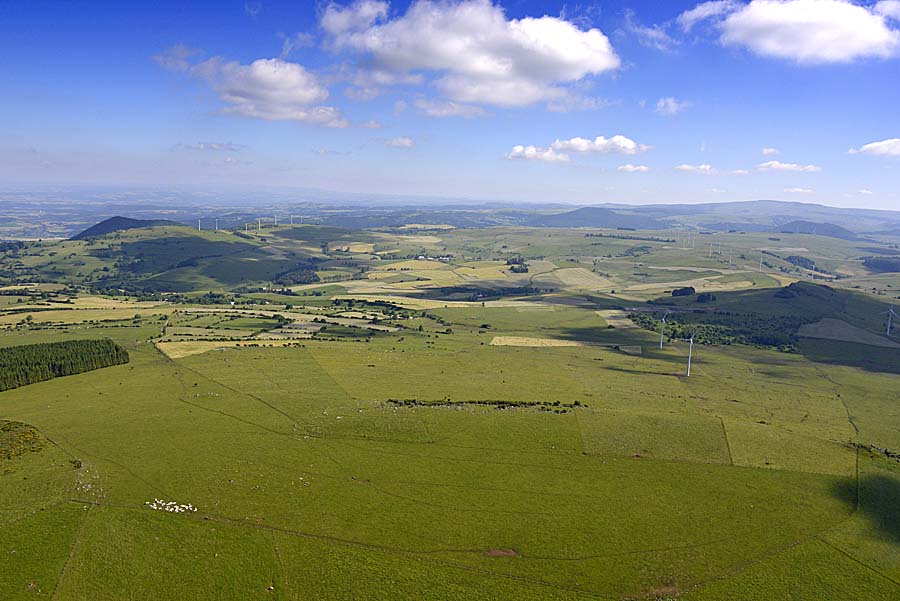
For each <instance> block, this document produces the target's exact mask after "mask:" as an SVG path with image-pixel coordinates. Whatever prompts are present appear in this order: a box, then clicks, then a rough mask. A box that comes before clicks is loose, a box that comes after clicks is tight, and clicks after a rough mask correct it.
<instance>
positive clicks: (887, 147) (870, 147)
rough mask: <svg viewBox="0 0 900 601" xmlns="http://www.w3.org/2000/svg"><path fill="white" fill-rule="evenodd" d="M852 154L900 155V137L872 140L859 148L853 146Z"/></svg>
mask: <svg viewBox="0 0 900 601" xmlns="http://www.w3.org/2000/svg"><path fill="white" fill-rule="evenodd" d="M850 154H872V155H876V156H893V157H900V138H889V139H887V140H881V141H880V142H870V143H868V144H865V145H863V146H860V147H859V148H851V149H850Z"/></svg>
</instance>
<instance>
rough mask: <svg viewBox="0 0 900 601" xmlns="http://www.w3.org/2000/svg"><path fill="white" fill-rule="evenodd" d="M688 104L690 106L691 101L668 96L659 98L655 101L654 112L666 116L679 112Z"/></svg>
mask: <svg viewBox="0 0 900 601" xmlns="http://www.w3.org/2000/svg"><path fill="white" fill-rule="evenodd" d="M689 106H691V103H689V102H685V101H683V100H678V99H677V98H673V97H672V96H669V97H668V98H660V99H659V100H657V101H656V113H657V114H658V115H665V116H667V117H668V116H671V115H676V114H678V113H680V112H681V111H683V110H685V109H687V108H688V107H689Z"/></svg>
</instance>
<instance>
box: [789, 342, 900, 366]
mask: <svg viewBox="0 0 900 601" xmlns="http://www.w3.org/2000/svg"><path fill="white" fill-rule="evenodd" d="M800 352H801V353H803V356H804V357H806V358H807V359H809V360H810V361H816V362H818V363H828V364H831V365H845V366H847V367H858V368H859V369H864V370H866V371H871V372H878V373H889V374H900V349H893V348H881V347H877V346H869V345H866V344H855V343H852V342H841V341H838V340H804V341H802V342H801V343H800Z"/></svg>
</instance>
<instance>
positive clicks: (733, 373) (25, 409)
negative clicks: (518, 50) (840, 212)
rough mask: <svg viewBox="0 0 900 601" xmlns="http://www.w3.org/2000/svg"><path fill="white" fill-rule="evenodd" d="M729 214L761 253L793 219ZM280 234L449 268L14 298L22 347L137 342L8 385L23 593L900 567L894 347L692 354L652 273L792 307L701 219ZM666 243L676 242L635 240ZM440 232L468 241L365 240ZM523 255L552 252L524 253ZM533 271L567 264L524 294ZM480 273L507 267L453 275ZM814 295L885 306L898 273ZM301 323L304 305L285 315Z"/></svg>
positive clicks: (336, 593)
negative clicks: (637, 234) (641, 324)
mask: <svg viewBox="0 0 900 601" xmlns="http://www.w3.org/2000/svg"><path fill="white" fill-rule="evenodd" d="M134 235H136V234H129V236H134ZM213 235H214V234H211V233H210V234H204V236H208V237H209V238H210V239H212V237H213ZM220 235H221V236H225V235H226V234H220ZM227 235H231V234H227ZM730 236H731V237H730V238H727V239H728V240H732V239H733V241H732V242H729V243H728V244H729V245H733V246H734V248H735V251H734V252H735V253H738V254H739V253H740V252H744V253H747V252H750V251H751V249H755V248H760V247H761V246H762V245H763V244H765V243H766V242H768V243H769V244H773V245H774V244H775V241H767V240H765V237H763V236H761V235H760V236H758V237H757V238H753V237H752V236H751V235H745V236H740V235H738V234H733V235H730ZM257 237H265V238H267V240H266V243H267V244H271V245H277V246H278V247H279V248H282V250H283V251H284V252H285V253H288V252H300V251H299V246H298V245H300V244H302V245H304V246H305V247H308V252H309V254H314V253H320V254H321V253H323V246H324V247H325V248H326V250H327V251H328V252H331V253H343V254H347V255H348V256H353V255H354V253H357V254H359V255H360V257H362V255H367V256H366V258H364V259H363V258H360V259H359V260H360V261H366V264H367V265H369V267H370V269H371V270H370V271H369V272H368V273H369V275H371V274H373V273H380V272H384V273H388V274H391V275H395V273H393V272H392V269H393V270H396V273H403V274H416V275H417V277H422V278H425V279H426V280H427V281H416V282H415V283H416V284H418V285H420V286H421V287H415V286H412V287H411V286H410V284H411V283H413V282H412V281H403V282H393V283H391V282H385V281H384V279H381V278H370V277H364V276H363V277H360V278H359V279H355V280H352V281H350V282H340V283H338V284H335V285H334V286H330V287H328V288H327V289H325V288H322V287H321V286H319V287H318V290H319V291H320V294H319V295H313V294H312V291H316V290H317V288H316V287H315V286H314V287H310V288H303V287H300V288H297V289H295V290H293V291H292V293H291V294H286V293H284V294H278V293H275V292H273V291H270V290H264V291H256V292H246V291H245V292H240V293H235V292H233V291H231V286H230V285H223V284H226V283H225V282H221V281H220V282H219V286H218V287H216V288H214V289H213V290H215V291H216V292H220V293H222V294H224V295H225V297H224V299H225V300H224V301H223V302H221V303H219V304H208V303H207V304H203V303H200V302H197V300H198V299H200V298H201V297H200V296H190V295H188V296H185V297H181V296H179V297H177V298H176V297H162V296H158V297H154V300H144V301H139V300H137V299H138V298H140V297H138V296H128V297H126V296H123V295H117V296H108V295H107V296H101V295H97V294H95V293H94V294H92V293H90V292H89V291H88V290H86V289H84V288H69V289H67V290H68V292H65V293H63V292H62V291H60V290H59V289H57V290H56V291H55V292H47V294H46V295H45V298H43V299H41V298H39V297H38V296H37V294H38V292H36V291H34V290H32V291H29V292H23V291H21V290H11V292H12V293H15V295H16V296H15V297H14V298H18V295H19V294H22V298H23V299H24V300H23V302H22V303H18V302H13V303H7V304H4V305H2V306H0V324H3V325H2V328H0V345H3V346H9V345H19V344H29V343H35V342H47V341H56V340H70V339H77V338H94V337H96V338H110V339H112V340H114V341H115V342H117V343H118V344H120V345H122V346H123V347H124V348H126V349H127V350H128V352H129V354H130V357H131V360H130V362H129V363H128V364H126V365H118V366H114V367H108V368H104V369H100V370H96V371H93V372H89V373H83V374H78V375H73V376H67V377H61V378H56V379H53V380H49V381H45V382H40V383H37V384H32V385H29V386H24V387H22V388H18V389H15V390H10V391H6V392H3V393H2V394H0V426H2V427H0V598H2V599H30V598H33V597H35V596H37V597H42V596H43V597H50V598H55V599H72V600H78V599H125V598H127V599H148V600H149V599H153V600H164V599H172V600H176V599H178V600H180V599H257V598H258V599H269V598H274V599H335V600H338V599H384V600H389V599H401V598H411V599H466V600H470V599H484V600H491V599H534V600H539V599H541V600H543V599H559V600H568V601H572V600H576V599H585V600H587V599H622V600H624V599H685V600H721V599H741V600H744V599H747V600H756V599H759V600H769V599H795V600H810V601H813V600H816V601H818V600H821V599H831V598H835V599H837V598H839V599H842V600H860V601H862V600H871V599H891V598H896V597H898V596H900V462H898V460H897V458H896V457H897V456H898V455H896V454H897V453H898V452H900V406H898V404H897V384H898V382H900V379H898V378H900V375H897V374H898V370H897V369H896V367H895V366H896V361H897V351H896V349H894V348H891V347H889V346H884V345H882V346H872V345H870V344H864V343H865V342H866V340H867V339H866V338H865V337H862V336H860V337H858V338H857V339H856V340H855V341H846V340H830V339H827V338H821V337H820V338H804V339H803V341H802V342H801V344H800V348H798V349H797V352H779V351H777V350H774V349H770V348H762V347H754V346H747V345H741V344H734V345H728V346H711V345H710V346H700V345H698V346H696V347H695V348H694V352H693V356H692V360H693V371H692V375H691V377H690V378H688V377H685V375H684V374H685V368H686V362H687V351H688V348H687V346H686V344H685V343H683V342H680V341H666V344H665V345H664V348H662V349H660V348H659V334H658V332H653V331H649V330H644V329H642V328H638V327H634V324H633V323H631V322H630V321H629V320H628V319H627V317H626V314H627V313H626V311H625V310H624V309H625V308H626V307H630V308H632V309H633V308H635V307H636V306H637V307H638V308H641V309H642V310H643V309H646V310H648V311H658V310H659V305H644V304H643V303H642V299H648V300H649V299H655V300H657V301H659V300H667V302H668V300H669V299H671V297H670V296H663V292H661V290H662V288H661V287H663V288H664V287H666V286H670V285H671V284H672V283H678V282H682V283H683V282H685V281H699V280H701V279H702V280H703V281H704V282H709V283H710V286H719V287H721V289H720V288H714V289H715V290H717V293H716V294H717V299H716V300H715V301H714V302H713V303H712V305H710V306H711V307H712V308H713V309H714V310H718V311H731V310H735V307H741V306H742V307H743V308H744V309H743V310H750V309H749V308H752V310H753V311H758V312H765V314H766V315H772V316H778V315H783V314H784V313H785V312H788V311H790V308H789V307H790V306H791V305H789V304H788V302H787V301H785V303H784V304H777V303H775V302H772V301H771V299H769V300H766V299H768V298H769V297H768V296H766V295H770V294H774V293H775V291H776V288H778V287H779V286H780V280H778V279H776V278H774V277H772V275H774V274H771V275H769V274H760V273H759V272H753V271H752V269H750V266H749V265H748V266H738V267H733V266H729V265H728V264H727V257H726V258H725V260H726V263H723V262H722V258H721V256H719V257H718V258H717V256H716V255H715V254H714V255H713V258H710V256H709V248H708V247H707V248H705V249H704V250H705V253H701V248H700V241H695V242H693V244H694V246H695V248H694V249H693V254H691V252H690V250H689V249H685V248H684V246H685V245H686V244H689V242H687V241H686V240H682V241H680V242H678V243H661V242H645V241H635V240H621V239H618V238H609V239H608V238H590V237H585V236H584V232H576V231H570V232H565V231H561V230H560V231H557V230H550V231H544V230H542V231H540V232H539V233H536V232H530V233H529V232H528V231H527V230H499V231H493V232H490V235H488V233H485V232H482V231H480V230H476V231H474V232H469V231H465V230H445V231H439V232H435V233H434V235H433V236H431V235H429V236H424V235H423V236H412V235H410V236H408V237H409V238H410V240H404V239H403V238H404V237H405V236H401V235H395V234H390V235H388V234H382V233H377V232H376V233H366V232H352V233H347V232H345V231H342V230H337V229H336V228H309V227H304V228H294V229H290V228H284V230H276V231H274V232H270V233H268V234H266V235H263V236H258V235H253V236H251V238H254V240H249V241H248V240H244V239H239V240H240V243H241V244H248V245H251V246H254V245H262V241H257V240H255V238H257ZM780 237H781V238H782V240H781V241H780V244H782V245H785V246H786V245H790V247H791V248H794V247H799V246H800V244H801V243H802V245H803V247H804V248H807V249H809V252H811V253H812V252H816V253H818V255H817V256H819V255H821V256H823V257H835V259H834V260H835V261H837V262H840V260H841V258H842V257H844V258H845V259H846V258H847V257H849V256H851V255H852V254H853V252H854V249H853V248H851V247H850V245H852V243H850V242H843V241H837V242H836V243H832V242H828V243H824V242H821V241H820V240H819V239H818V238H816V237H814V236H805V237H804V236H796V235H788V234H784V235H780ZM122 238H123V239H125V238H127V237H126V236H125V235H124V234H123V235H122ZM800 238H803V240H802V242H801V241H799V239H800ZM127 239H128V240H131V241H132V242H133V240H132V239H131V238H127ZM723 239H725V238H724V236H723ZM132 242H130V243H132ZM233 243H234V242H228V244H233ZM594 243H600V244H601V245H600V246H592V245H593V244H594ZM739 243H741V244H744V246H740V247H739V246H738V244H739ZM59 244H66V245H68V244H74V243H59ZM79 244H84V243H79ZM91 244H94V245H97V244H99V243H98V242H92V243H91ZM639 245H640V246H644V245H647V246H651V247H653V249H654V250H652V251H647V253H646V254H642V255H640V256H638V257H635V256H633V255H634V253H636V252H638V251H632V252H631V253H627V251H628V249H630V248H632V247H634V246H639ZM258 247H261V246H254V248H258ZM423 247H424V248H423ZM444 247H446V248H448V249H450V250H448V251H446V252H451V251H452V254H454V255H455V257H454V259H453V260H452V262H451V263H445V262H441V261H435V260H429V259H427V258H426V259H423V260H417V259H415V258H409V259H406V258H398V259H394V260H392V259H378V260H377V261H374V262H373V261H372V259H371V257H370V256H368V253H371V252H372V251H373V250H374V251H375V252H377V251H379V250H383V249H384V248H391V249H397V248H409V249H410V251H411V253H410V254H411V255H412V256H413V257H415V256H418V254H423V255H424V256H426V257H428V256H439V254H440V253H441V252H442V251H443V248H444ZM723 247H725V248H727V247H728V245H723ZM461 249H464V253H465V260H463V258H462V256H461V254H460V253H461ZM423 250H424V253H422V251H423ZM715 250H716V252H719V251H718V249H715ZM79 252H80V251H79ZM254 252H266V251H254ZM722 252H724V251H722ZM506 254H509V255H510V256H512V255H516V256H524V257H526V260H527V261H528V262H529V263H530V266H532V267H530V271H529V273H528V274H507V273H506V262H505V260H502V261H501V260H500V257H502V256H504V255H506ZM623 254H624V255H625V256H621V255H623ZM270 255H271V253H270ZM607 255H609V256H607ZM272 256H274V255H272ZM321 258H323V259H324V260H330V259H328V258H327V255H325V254H322V257H321ZM73 259H74V258H73ZM278 260H284V259H278ZM756 260H757V261H758V257H757V259H756ZM345 261H350V262H352V261H355V259H353V260H351V259H346V260H345ZM480 261H483V264H482V263H481V262H480ZM369 262H371V264H369ZM847 262H848V263H849V266H847V267H842V268H845V269H847V270H848V271H852V270H855V269H857V267H856V266H855V265H854V264H852V262H851V261H849V259H847ZM638 263H640V265H638ZM535 265H536V268H534V267H533V266H535ZM843 265H844V263H841V266H843ZM392 266H394V267H393V268H392ZM398 266H399V267H398ZM357 268H358V266H354V267H353V268H352V269H351V271H354V272H355V271H356V270H357ZM184 269H187V268H184ZM191 269H193V268H191ZM401 269H402V270H404V271H399V270H401ZM531 269H533V271H531ZM636 272H637V273H638V274H643V273H646V274H649V275H647V276H643V275H635V273H636ZM207 273H209V272H207ZM438 274H440V275H438ZM150 275H151V276H153V275H155V274H150ZM781 275H783V274H781ZM521 276H524V277H525V281H526V283H527V282H528V278H531V277H532V276H535V278H536V279H538V278H548V279H547V280H546V281H548V282H549V281H550V279H554V281H556V282H557V284H555V285H554V286H549V285H548V287H547V288H546V289H544V288H541V286H539V285H532V284H527V285H526V287H527V288H529V290H525V291H523V290H520V289H518V288H517V289H516V292H515V293H510V292H508V291H506V287H509V286H511V284H510V282H512V283H514V284H515V286H517V287H518V286H520V285H521V280H520V279H518V278H520V277H521ZM167 277H169V276H167ZM442 278H447V280H446V281H445V280H443V279H442ZM262 279H264V278H261V280H262ZM451 279H452V282H451V281H450V280H451ZM506 280H508V281H506ZM217 281H218V280H217ZM459 281H464V282H468V283H470V284H471V283H473V282H474V283H475V284H477V285H480V286H484V290H488V291H491V290H492V291H495V292H496V290H498V288H499V289H501V292H500V293H499V295H497V296H489V297H488V296H485V297H483V298H480V299H467V300H445V299H446V298H447V297H445V296H444V297H442V296H440V295H441V294H444V293H445V292H446V291H444V290H443V289H444V288H445V287H447V286H448V285H450V286H456V285H457V284H458V282H459ZM244 283H245V284H246V282H244ZM354 286H359V287H357V288H354ZM635 286H646V287H643V288H635ZM607 287H608V288H609V289H608V290H607ZM613 287H614V288H615V290H616V292H615V294H612V290H613ZM322 290H324V292H322ZM366 290H368V292H366ZM654 291H656V292H654ZM698 291H700V288H699V287H698ZM172 292H179V290H173V291H172ZM181 292H182V293H183V291H181ZM193 292H194V293H196V294H200V293H204V294H205V293H206V290H205V288H203V287H200V288H197V289H194V290H193ZM457 293H458V291H454V292H453V294H457ZM436 294H437V296H435V295H436ZM829 294H830V293H829ZM428 295H431V296H428ZM654 295H655V296H654ZM624 297H627V298H624ZM0 298H5V297H0ZM63 298H67V299H69V300H70V301H71V303H72V304H71V306H67V307H68V308H66V309H64V310H61V309H59V308H57V307H56V303H55V302H54V303H50V302H49V301H50V300H53V301H61V300H62V299H63ZM204 298H207V297H204ZM208 298H213V297H208ZM804 299H806V300H804V302H805V303H807V304H804V305H802V306H803V307H804V310H807V309H808V310H810V311H812V310H813V309H815V310H816V311H819V312H820V313H822V314H823V316H824V317H826V318H829V319H836V320H841V321H842V322H844V323H847V324H848V325H852V327H853V328H858V329H859V330H860V331H865V332H868V333H869V335H871V336H878V335H879V332H880V331H881V327H882V324H881V322H880V320H879V318H878V317H877V316H876V314H877V313H878V310H880V309H882V308H885V309H886V307H887V304H886V303H885V302H884V301H883V299H882V297H881V296H880V295H878V294H871V293H869V294H862V293H856V294H854V295H847V294H845V293H844V292H841V293H840V294H839V295H837V296H833V297H832V296H828V295H826V296H813V297H808V298H807V297H804ZM810 299H811V300H810ZM835 299H837V300H835ZM231 301H235V303H236V304H235V305H234V306H232V305H231ZM351 301H352V304H351ZM838 301H839V302H838ZM795 302H796V301H795ZM42 303H49V304H42ZM23 305H24V307H23ZM798 306H800V305H796V304H795V305H793V307H794V308H795V310H796V307H798ZM694 307H695V305H694V304H692V303H691V301H689V300H687V301H682V300H678V301H677V302H675V304H674V305H672V308H673V310H686V309H693V308H694ZM748 307H749V308H748ZM23 308H24V309H25V310H24V311H20V309H23ZM27 315H30V316H31V319H30V320H25V316H27ZM816 315H818V313H817V314H816ZM323 326H324V329H322V327H323ZM285 330H291V331H293V332H295V333H297V332H302V334H298V335H297V337H296V338H290V339H271V338H269V337H270V336H276V335H277V334H278V333H279V332H282V331H285ZM841 331H843V330H841ZM845 334H846V332H845ZM498 340H499V341H500V342H499V343H498V342H497V341H498ZM881 340H887V339H886V338H884V337H883V336H882V337H881ZM4 424H11V425H8V426H4ZM158 500H161V501H164V502H174V503H177V504H182V505H187V504H190V505H191V506H192V507H193V508H196V511H184V512H167V511H163V510H159V509H154V507H153V506H154V505H156V506H157V507H159V506H160V505H159V503H157V501H158Z"/></svg>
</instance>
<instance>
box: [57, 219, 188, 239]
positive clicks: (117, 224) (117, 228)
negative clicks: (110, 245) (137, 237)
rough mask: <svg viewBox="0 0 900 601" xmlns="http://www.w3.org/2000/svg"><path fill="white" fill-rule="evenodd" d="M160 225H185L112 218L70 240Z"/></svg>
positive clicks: (152, 220) (170, 222)
mask: <svg viewBox="0 0 900 601" xmlns="http://www.w3.org/2000/svg"><path fill="white" fill-rule="evenodd" d="M160 225H183V224H181V223H178V222H177V221H170V220H168V219H131V218H130V217H120V216H116V217H110V218H109V219H104V220H103V221H101V222H100V223H96V224H94V225H92V226H91V227H89V228H87V229H86V230H84V231H83V232H79V233H77V234H75V235H74V236H72V237H71V238H70V240H85V239H87V238H95V237H97V236H105V235H106V234H112V233H114V232H121V231H125V230H134V229H138V228H143V227H156V226H160Z"/></svg>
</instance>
